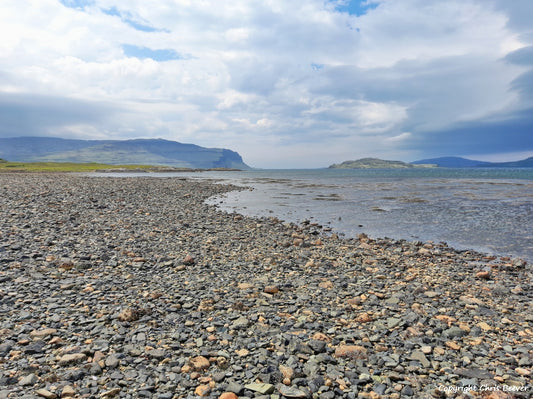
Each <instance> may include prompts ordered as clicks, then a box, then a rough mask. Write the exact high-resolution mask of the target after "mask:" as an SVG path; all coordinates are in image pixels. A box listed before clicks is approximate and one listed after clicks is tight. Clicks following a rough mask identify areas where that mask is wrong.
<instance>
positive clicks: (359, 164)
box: [329, 158, 435, 169]
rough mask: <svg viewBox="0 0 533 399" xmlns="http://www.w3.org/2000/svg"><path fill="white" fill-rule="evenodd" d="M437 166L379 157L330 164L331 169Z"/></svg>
mask: <svg viewBox="0 0 533 399" xmlns="http://www.w3.org/2000/svg"><path fill="white" fill-rule="evenodd" d="M428 167H435V165H430V164H424V165H422V164H416V165H413V164H410V163H406V162H402V161H385V160H383V159H378V158H362V159H358V160H356V161H344V162H342V163H340V164H333V165H330V166H329V168H330V169H410V168H428Z"/></svg>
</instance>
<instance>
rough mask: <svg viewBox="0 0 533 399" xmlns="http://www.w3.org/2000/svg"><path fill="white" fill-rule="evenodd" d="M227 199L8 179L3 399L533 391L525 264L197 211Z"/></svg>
mask: <svg viewBox="0 0 533 399" xmlns="http://www.w3.org/2000/svg"><path fill="white" fill-rule="evenodd" d="M236 189H242V188H237V187H232V186H229V185H218V184H213V183H210V182H207V181H192V180H186V179H185V178H176V177H172V178H170V177H164V175H161V176H160V177H148V176H147V177H107V176H105V177H89V176H83V175H75V174H23V173H20V174H0V399H4V398H52V399H53V398H69V397H71V398H154V399H177V398H197V397H209V398H220V399H232V398H262V399H276V398H320V399H331V398H372V399H378V398H390V399H395V398H409V397H412V398H446V397H453V398H472V397H473V398H490V399H506V398H529V397H532V396H533V386H532V380H533V378H532V365H533V311H532V305H531V304H532V298H533V291H532V288H531V287H532V268H531V265H530V264H528V263H527V262H525V261H524V260H522V259H517V258H512V257H495V256H488V255H484V254H480V253H476V252H474V251H458V250H455V249H453V248H450V247H449V246H447V245H446V244H444V243H433V242H409V241H405V240H393V239H373V238H369V237H367V236H366V235H365V234H361V235H360V236H359V237H358V238H352V239H344V238H339V237H338V236H337V235H336V234H331V233H330V232H326V231H325V230H324V229H323V228H322V226H320V225H317V224H316V223H312V222H309V221H303V222H302V223H300V224H294V223H285V222H283V221H281V220H278V219H276V218H274V217H269V218H250V217H245V216H242V215H239V214H236V213H225V212H222V211H220V210H217V208H216V207H214V206H210V205H207V204H205V200H206V199H207V198H209V197H212V196H214V195H217V194H221V193H224V192H228V191H230V190H236Z"/></svg>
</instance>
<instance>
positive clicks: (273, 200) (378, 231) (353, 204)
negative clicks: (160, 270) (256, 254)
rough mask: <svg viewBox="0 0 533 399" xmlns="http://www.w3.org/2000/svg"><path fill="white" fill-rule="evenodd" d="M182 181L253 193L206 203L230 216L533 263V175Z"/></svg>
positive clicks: (401, 173)
mask: <svg viewBox="0 0 533 399" xmlns="http://www.w3.org/2000/svg"><path fill="white" fill-rule="evenodd" d="M179 175H180V176H184V174H179ZM185 175H186V176H187V177H192V178H196V179H212V180H215V181H220V182H222V183H232V184H237V185H241V186H247V187H251V188H252V190H244V191H240V192H231V193H227V194H224V195H222V196H220V197H216V198H211V199H210V200H209V202H210V203H211V204H215V205H216V206H217V207H219V208H220V209H222V210H224V211H228V212H238V213H242V214H246V215H250V216H276V217H278V218H280V219H282V220H285V221H294V222H300V221H302V220H304V219H308V220H311V221H314V222H317V223H319V224H322V225H324V226H329V227H331V228H332V229H333V230H334V231H336V232H338V233H341V234H344V235H345V236H347V237H354V236H356V235H357V234H359V233H361V232H364V233H366V234H368V235H369V236H372V237H390V238H396V239H402V238H403V239H408V240H421V241H427V240H432V241H435V242H441V241H444V242H447V243H448V244H449V245H451V246H453V247H455V248H458V249H474V250H478V251H481V252H486V253H490V254H496V255H509V256H517V257H522V258H524V259H526V260H528V261H529V262H531V261H533V169H499V168H498V169H444V168H438V169H408V170H401V169H396V170H341V169H318V170H261V171H246V172H202V173H191V174H185ZM167 176H168V175H167Z"/></svg>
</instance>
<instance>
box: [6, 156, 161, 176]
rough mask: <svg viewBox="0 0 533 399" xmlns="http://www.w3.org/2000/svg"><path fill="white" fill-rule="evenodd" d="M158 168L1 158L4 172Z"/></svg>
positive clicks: (154, 168)
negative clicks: (20, 160)
mask: <svg viewBox="0 0 533 399" xmlns="http://www.w3.org/2000/svg"><path fill="white" fill-rule="evenodd" d="M103 169H105V170H112V169H119V170H132V171H138V170H146V171H152V170H157V169H158V167H157V166H150V165H108V164H103V163H93V162H91V163H76V162H9V161H5V160H3V159H0V173H2V172H4V173H5V172H94V171H98V170H103Z"/></svg>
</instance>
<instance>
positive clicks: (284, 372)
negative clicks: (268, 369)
mask: <svg viewBox="0 0 533 399" xmlns="http://www.w3.org/2000/svg"><path fill="white" fill-rule="evenodd" d="M279 371H280V373H281V376H282V378H283V381H284V383H285V381H287V382H289V384H290V382H291V381H292V379H293V377H294V369H293V368H292V367H288V366H284V365H282V364H280V365H279ZM285 385H287V384H285Z"/></svg>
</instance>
